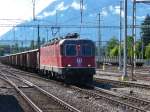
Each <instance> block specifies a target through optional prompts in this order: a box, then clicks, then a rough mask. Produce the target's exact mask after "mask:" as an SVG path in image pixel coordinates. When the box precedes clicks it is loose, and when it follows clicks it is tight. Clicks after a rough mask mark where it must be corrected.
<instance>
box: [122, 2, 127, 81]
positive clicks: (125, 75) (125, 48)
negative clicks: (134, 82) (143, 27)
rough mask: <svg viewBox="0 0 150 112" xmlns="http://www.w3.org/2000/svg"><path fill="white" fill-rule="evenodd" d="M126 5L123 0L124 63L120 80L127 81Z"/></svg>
mask: <svg viewBox="0 0 150 112" xmlns="http://www.w3.org/2000/svg"><path fill="white" fill-rule="evenodd" d="M127 4H128V1H127V0H124V12H125V15H124V54H123V57H124V63H123V76H122V80H128V74H127V33H128V32H127Z"/></svg>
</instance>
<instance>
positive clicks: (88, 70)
mask: <svg viewBox="0 0 150 112" xmlns="http://www.w3.org/2000/svg"><path fill="white" fill-rule="evenodd" d="M1 62H2V63H4V64H8V65H12V66H16V67H19V68H25V69H30V70H31V69H32V70H38V71H41V72H43V73H44V74H46V75H48V76H49V77H52V78H58V79H63V80H65V81H66V82H67V83H80V84H81V83H83V84H85V83H87V84H89V83H92V82H93V74H95V46H94V43H93V42H92V41H91V40H87V39H80V38H78V34H77V33H74V34H70V35H67V36H66V37H65V38H62V39H54V40H53V41H51V42H49V43H47V44H45V45H43V46H41V47H40V49H39V50H38V49H35V50H30V51H26V52H21V53H17V54H11V55H8V56H3V57H1Z"/></svg>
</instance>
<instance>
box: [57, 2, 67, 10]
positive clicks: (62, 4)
mask: <svg viewBox="0 0 150 112" xmlns="http://www.w3.org/2000/svg"><path fill="white" fill-rule="evenodd" d="M68 8H69V6H64V2H61V3H60V4H58V5H57V7H56V10H59V11H63V10H67V9H68Z"/></svg>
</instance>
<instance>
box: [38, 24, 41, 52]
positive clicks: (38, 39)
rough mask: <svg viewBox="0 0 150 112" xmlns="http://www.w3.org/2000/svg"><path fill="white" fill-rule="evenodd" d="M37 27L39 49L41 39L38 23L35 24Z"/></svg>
mask: <svg viewBox="0 0 150 112" xmlns="http://www.w3.org/2000/svg"><path fill="white" fill-rule="evenodd" d="M37 29H38V32H37V33H38V39H37V47H38V49H40V43H41V40H40V26H39V25H38V26H37Z"/></svg>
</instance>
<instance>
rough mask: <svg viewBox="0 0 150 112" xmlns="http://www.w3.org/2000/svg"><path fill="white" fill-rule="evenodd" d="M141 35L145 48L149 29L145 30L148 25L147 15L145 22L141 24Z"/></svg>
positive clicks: (149, 33)
mask: <svg viewBox="0 0 150 112" xmlns="http://www.w3.org/2000/svg"><path fill="white" fill-rule="evenodd" d="M141 25H142V27H141V34H142V38H143V43H144V46H147V45H148V44H149V43H150V28H146V27H147V26H149V25H150V16H149V15H147V16H146V17H145V20H144V21H143V22H142V24H141Z"/></svg>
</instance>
